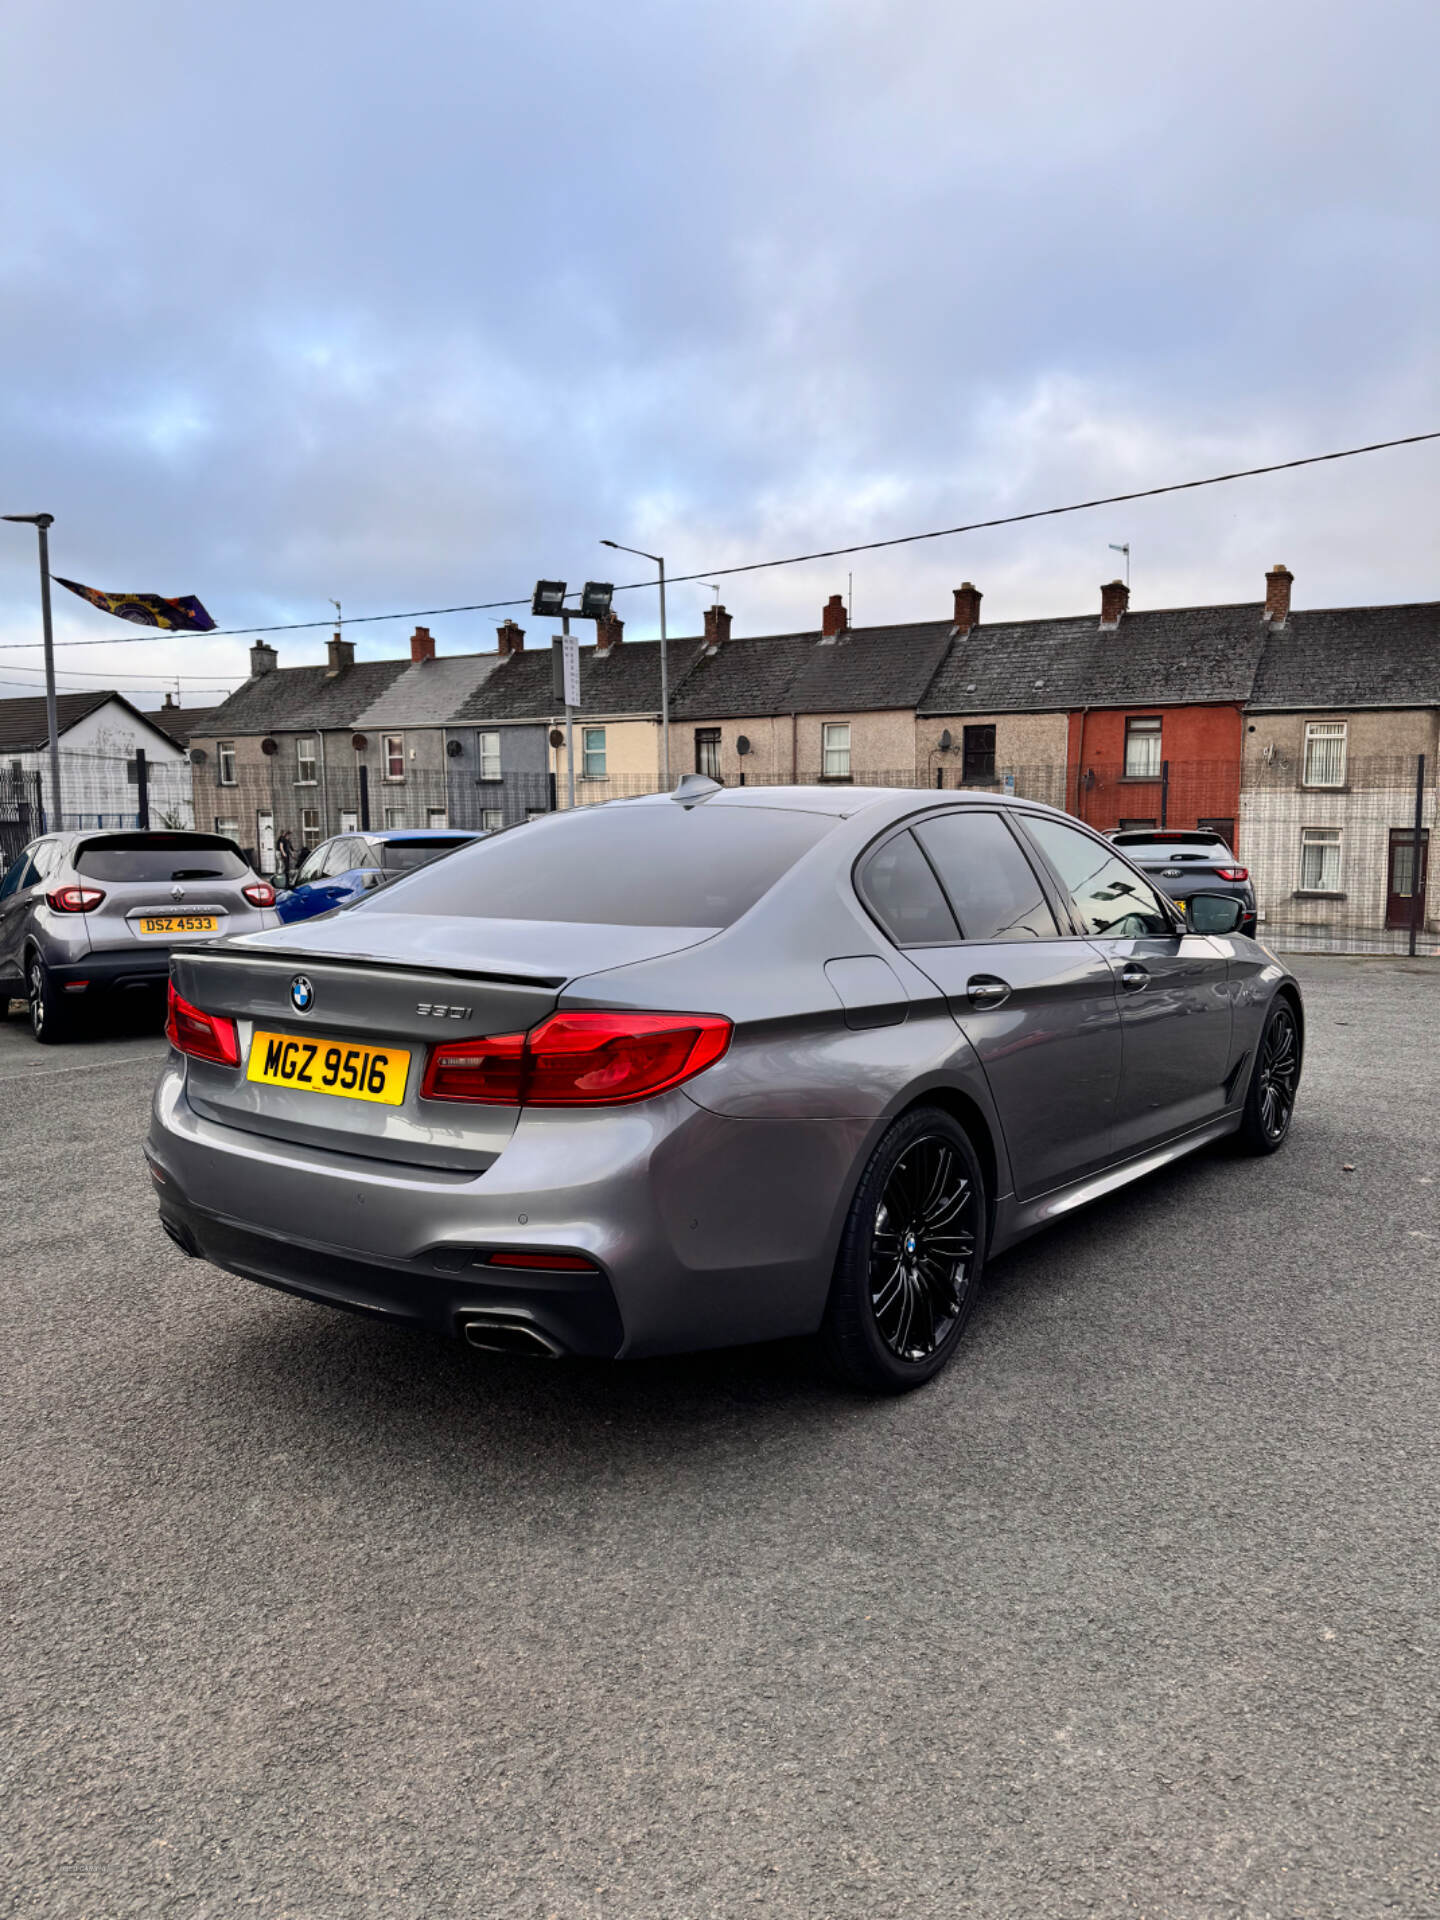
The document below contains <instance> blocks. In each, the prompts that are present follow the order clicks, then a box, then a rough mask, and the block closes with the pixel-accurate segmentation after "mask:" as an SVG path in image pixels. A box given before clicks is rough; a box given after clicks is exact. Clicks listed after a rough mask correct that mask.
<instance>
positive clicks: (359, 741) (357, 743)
mask: <svg viewBox="0 0 1440 1920" xmlns="http://www.w3.org/2000/svg"><path fill="white" fill-rule="evenodd" d="M350 744H351V746H352V747H354V749H355V751H356V752H357V753H363V752H364V751H365V749H366V747H368V746H369V744H370V742H369V741H368V740H367V739H366V738H365V736H364V734H363V733H352V734H351V736H350Z"/></svg>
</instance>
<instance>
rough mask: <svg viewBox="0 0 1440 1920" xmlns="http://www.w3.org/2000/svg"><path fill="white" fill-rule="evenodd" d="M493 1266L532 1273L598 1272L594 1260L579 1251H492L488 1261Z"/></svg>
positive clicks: (487, 1263)
mask: <svg viewBox="0 0 1440 1920" xmlns="http://www.w3.org/2000/svg"><path fill="white" fill-rule="evenodd" d="M486 1265H487V1266H491V1267H519V1268H522V1269H528V1270H529V1271H530V1272H531V1273H598V1272H599V1271H600V1269H599V1268H598V1267H597V1266H596V1264H595V1262H594V1261H593V1260H586V1259H584V1258H582V1256H581V1255H580V1254H578V1253H492V1254H491V1255H490V1258H489V1259H488V1261H487V1262H486Z"/></svg>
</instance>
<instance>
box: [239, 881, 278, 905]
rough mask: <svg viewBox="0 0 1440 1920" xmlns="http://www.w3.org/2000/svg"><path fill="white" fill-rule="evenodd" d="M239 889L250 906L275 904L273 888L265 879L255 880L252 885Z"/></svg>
mask: <svg viewBox="0 0 1440 1920" xmlns="http://www.w3.org/2000/svg"><path fill="white" fill-rule="evenodd" d="M240 891H241V893H243V894H244V896H245V898H246V899H247V900H248V901H249V902H250V904H251V906H252V907H273V906H274V904H275V889H274V888H273V887H272V886H271V885H270V884H269V882H268V881H266V880H257V881H256V883H255V885H254V886H253V887H242V888H241V889H240Z"/></svg>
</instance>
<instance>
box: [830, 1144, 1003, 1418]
mask: <svg viewBox="0 0 1440 1920" xmlns="http://www.w3.org/2000/svg"><path fill="white" fill-rule="evenodd" d="M985 1208H986V1196H985V1179H984V1175H983V1174H982V1172H981V1170H980V1162H979V1160H978V1159H977V1157H976V1154H975V1149H974V1148H973V1147H972V1146H971V1144H970V1141H969V1138H968V1136H967V1135H966V1133H965V1130H964V1128H963V1127H962V1126H961V1125H960V1124H959V1122H958V1121H956V1120H955V1119H953V1118H952V1116H951V1115H950V1114H948V1113H946V1112H945V1111H944V1110H943V1109H942V1108H940V1107H917V1108H915V1109H914V1110H913V1111H912V1112H910V1113H907V1114H903V1115H902V1116H901V1118H900V1119H899V1120H897V1121H896V1122H895V1124H894V1125H893V1126H892V1127H891V1128H890V1130H889V1131H888V1132H887V1133H886V1134H885V1136H884V1138H883V1139H882V1140H881V1141H880V1144H879V1145H878V1146H877V1147H876V1149H875V1151H874V1153H873V1154H872V1155H871V1156H870V1161H869V1164H868V1165H867V1167H866V1168H865V1172H864V1174H863V1175H862V1176H861V1180H860V1185H859V1187H858V1188H857V1189H856V1192H855V1198H854V1200H853V1201H852V1202H851V1205H850V1212H849V1215H848V1217H847V1219H846V1222H845V1231H844V1233H843V1235H842V1236H841V1240H840V1252H839V1255H838V1257H837V1259H836V1262H835V1276H834V1279H833V1280H832V1282H831V1285H830V1298H829V1300H828V1302H827V1303H826V1308H825V1319H824V1322H823V1323H822V1326H821V1330H820V1345H821V1351H822V1353H823V1354H824V1356H825V1359H826V1362H827V1364H828V1365H829V1367H830V1370H831V1371H832V1372H833V1373H834V1374H835V1375H836V1376H837V1377H838V1378H839V1379H840V1380H842V1381H844V1382H845V1383H846V1384H847V1385H849V1386H853V1387H858V1388H860V1389H861V1390H862V1391H864V1392H866V1393H908V1392H910V1391H911V1389H912V1388H915V1387H920V1386H923V1385H924V1384H925V1382H926V1381H927V1380H932V1379H933V1378H934V1377H935V1375H936V1374H937V1373H938V1372H939V1371H940V1369H941V1368H942V1367H943V1366H944V1365H945V1363H946V1362H947V1361H948V1360H949V1358H950V1356H951V1354H952V1353H954V1351H955V1349H956V1347H957V1346H959V1344H960V1339H961V1336H962V1334H963V1333H964V1331H965V1323H966V1321H967V1320H968V1319H969V1317H970V1311H971V1309H972V1307H973V1306H974V1304H975V1296H976V1294H977V1292H978V1291H979V1286H980V1275H981V1271H982V1268H983V1266H984V1260H985V1221H986V1217H987V1216H986V1210H985Z"/></svg>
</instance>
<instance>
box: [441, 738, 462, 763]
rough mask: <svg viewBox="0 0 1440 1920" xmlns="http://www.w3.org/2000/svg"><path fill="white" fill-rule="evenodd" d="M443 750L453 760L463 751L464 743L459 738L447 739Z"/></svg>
mask: <svg viewBox="0 0 1440 1920" xmlns="http://www.w3.org/2000/svg"><path fill="white" fill-rule="evenodd" d="M445 751H446V753H448V754H449V756H450V758H451V759H452V760H454V759H455V758H456V757H457V756H458V755H460V754H462V753H463V752H464V751H465V747H464V743H463V742H462V741H459V740H447V741H446V742H445Z"/></svg>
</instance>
